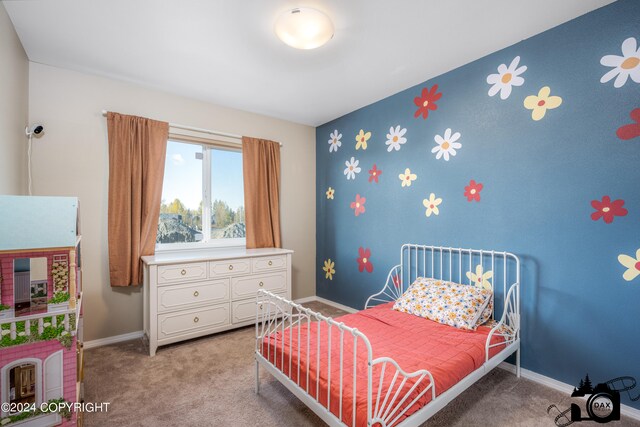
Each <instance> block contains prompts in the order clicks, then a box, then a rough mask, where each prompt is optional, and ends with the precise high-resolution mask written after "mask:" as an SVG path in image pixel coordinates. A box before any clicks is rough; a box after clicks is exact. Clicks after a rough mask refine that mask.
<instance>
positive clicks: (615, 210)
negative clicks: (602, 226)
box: [591, 196, 628, 224]
mask: <svg viewBox="0 0 640 427" xmlns="http://www.w3.org/2000/svg"><path fill="white" fill-rule="evenodd" d="M591 206H593V208H594V209H595V210H596V211H595V212H593V213H592V214H591V219H592V220H594V221H598V220H599V219H600V218H604V222H605V223H607V224H611V223H612V222H613V218H614V217H616V216H625V215H626V214H627V213H628V212H627V210H626V209H625V208H624V207H623V206H624V200H622V199H618V200H614V201H613V202H612V201H611V198H610V197H609V196H604V197H603V198H602V201H599V200H592V201H591Z"/></svg>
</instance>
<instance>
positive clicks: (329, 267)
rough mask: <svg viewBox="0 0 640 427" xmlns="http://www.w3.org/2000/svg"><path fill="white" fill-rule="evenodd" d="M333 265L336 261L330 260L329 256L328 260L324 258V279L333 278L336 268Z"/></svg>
mask: <svg viewBox="0 0 640 427" xmlns="http://www.w3.org/2000/svg"><path fill="white" fill-rule="evenodd" d="M335 265H336V263H335V262H333V261H331V258H329V259H328V260H325V262H324V267H322V270H323V271H324V278H325V279H329V280H333V275H334V274H336V270H335V268H334V267H335Z"/></svg>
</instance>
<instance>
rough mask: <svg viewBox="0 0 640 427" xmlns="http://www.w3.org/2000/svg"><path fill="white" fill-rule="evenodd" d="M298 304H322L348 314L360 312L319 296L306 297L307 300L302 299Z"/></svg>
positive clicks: (297, 301) (298, 300) (296, 301)
mask: <svg viewBox="0 0 640 427" xmlns="http://www.w3.org/2000/svg"><path fill="white" fill-rule="evenodd" d="M294 302H295V303H297V304H304V303H306V302H321V303H323V304H326V305H330V306H331V307H335V308H337V309H339V310H343V311H346V312H347V313H356V312H358V311H360V310H356V309H355V308H352V307H348V306H346V305H343V304H340V303H337V302H334V301H330V300H328V299H324V298H322V297H318V296H312V297H306V298H300V299H297V300H295V301H294Z"/></svg>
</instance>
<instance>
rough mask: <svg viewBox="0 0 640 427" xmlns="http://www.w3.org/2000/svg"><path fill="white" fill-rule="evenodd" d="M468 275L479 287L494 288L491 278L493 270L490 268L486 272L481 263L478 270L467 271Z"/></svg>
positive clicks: (477, 267)
mask: <svg viewBox="0 0 640 427" xmlns="http://www.w3.org/2000/svg"><path fill="white" fill-rule="evenodd" d="M467 277H468V278H469V280H471V281H472V282H473V284H474V285H475V286H477V287H479V288H485V289H487V290H489V291H490V290H492V289H493V286H492V285H491V282H490V281H489V279H491V278H492V277H493V271H491V270H489V271H487V272H486V273H485V272H484V269H483V268H482V266H481V265H480V264H478V265H477V266H476V272H475V273H473V272H471V271H467Z"/></svg>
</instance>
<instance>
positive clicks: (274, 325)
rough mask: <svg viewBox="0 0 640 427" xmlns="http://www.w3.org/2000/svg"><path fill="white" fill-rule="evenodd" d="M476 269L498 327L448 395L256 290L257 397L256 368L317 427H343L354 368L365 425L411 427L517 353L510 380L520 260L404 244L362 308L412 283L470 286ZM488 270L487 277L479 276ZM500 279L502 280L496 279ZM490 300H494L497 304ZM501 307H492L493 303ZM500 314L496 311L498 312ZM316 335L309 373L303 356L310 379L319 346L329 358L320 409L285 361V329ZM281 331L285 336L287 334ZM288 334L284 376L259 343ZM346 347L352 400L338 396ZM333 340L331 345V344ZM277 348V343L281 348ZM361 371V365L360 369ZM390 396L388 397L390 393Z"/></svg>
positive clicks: (329, 324)
mask: <svg viewBox="0 0 640 427" xmlns="http://www.w3.org/2000/svg"><path fill="white" fill-rule="evenodd" d="M477 265H481V266H483V270H484V269H485V268H487V267H490V268H491V271H492V272H493V295H492V298H493V299H494V311H493V316H492V317H493V318H495V319H498V317H497V316H496V313H501V314H500V316H499V321H498V323H497V325H496V326H495V327H494V328H492V329H491V331H490V332H489V334H488V336H487V341H486V344H485V363H484V364H483V365H482V366H480V367H479V368H478V369H476V370H475V371H473V372H471V373H470V374H469V375H467V376H466V377H465V378H463V379H462V380H461V381H460V382H458V383H457V384H455V385H454V386H453V387H451V388H450V389H449V390H447V391H445V392H444V393H442V394H440V395H439V396H437V397H436V388H435V383H434V379H433V375H432V374H431V373H430V372H429V371H427V370H426V369H422V370H418V371H415V372H406V371H404V370H403V369H402V368H401V367H400V366H399V365H398V363H397V362H396V361H395V360H393V359H392V358H390V357H376V358H375V359H374V358H373V355H372V347H371V343H370V342H369V339H368V338H367V336H366V335H364V334H363V333H362V332H360V331H358V330H357V329H355V328H351V327H349V326H347V325H345V324H344V323H342V322H336V321H335V320H333V319H332V318H331V317H326V316H323V315H322V314H320V313H316V312H314V311H311V310H309V309H307V308H305V307H302V306H301V305H299V304H296V303H294V302H292V301H289V300H287V299H285V298H282V297H280V296H278V295H275V294H272V293H270V292H267V291H264V290H260V291H259V292H258V295H257V305H256V309H257V318H256V325H255V328H256V348H255V359H256V388H255V391H256V393H259V392H260V366H261V365H262V366H263V367H264V368H265V369H266V370H267V371H268V372H269V373H270V374H272V375H273V376H274V377H275V378H276V379H277V380H278V381H280V382H281V383H282V384H283V385H284V386H286V387H287V388H288V389H289V390H290V391H291V392H293V394H295V395H296V396H297V397H298V398H299V399H300V400H301V401H302V402H303V403H305V404H306V405H307V406H308V407H309V408H310V409H311V410H313V411H314V412H315V413H316V414H317V415H318V416H319V417H320V418H321V419H322V420H323V421H325V422H326V423H327V424H328V425H330V426H344V425H346V424H345V423H344V422H343V421H342V414H343V410H342V406H343V400H344V399H352V408H353V414H352V423H353V425H354V426H355V424H356V396H357V390H356V378H357V375H356V372H357V371H358V367H360V369H361V370H362V369H364V370H366V372H367V389H366V397H367V425H368V426H373V425H374V424H376V423H378V424H379V425H380V426H382V427H390V426H398V427H414V426H419V425H420V424H422V423H423V422H425V421H426V420H428V419H429V418H430V417H431V416H433V415H434V414H435V413H436V412H438V411H439V410H440V409H442V408H443V407H444V406H445V405H447V404H448V403H449V402H451V401H452V400H453V399H454V398H455V397H456V396H458V395H459V394H460V393H462V392H463V391H464V390H466V389H467V388H468V387H469V386H471V385H472V384H474V383H475V382H476V381H478V380H479V379H480V378H481V377H483V376H484V375H485V374H487V373H488V372H489V371H491V370H492V369H493V368H495V367H496V366H497V365H498V364H500V363H501V362H503V361H504V360H505V359H506V358H507V357H509V356H510V355H511V354H513V353H516V375H517V376H518V377H520V260H519V259H518V257H517V256H515V255H513V254H511V253H508V252H497V251H487V250H477V249H462V248H450V247H441V246H425V245H417V244H405V245H403V246H402V248H401V250H400V264H398V265H396V266H394V267H393V268H392V269H391V270H390V271H389V274H388V276H387V281H386V283H385V285H384V287H383V288H382V290H381V291H380V292H378V293H376V294H374V295H372V296H370V297H369V298H368V299H367V301H366V303H365V309H366V308H369V307H372V306H375V305H378V304H382V303H387V302H391V301H396V300H397V299H398V298H399V297H400V296H401V295H402V294H403V292H404V291H405V290H406V288H407V287H408V286H409V285H410V284H411V283H413V281H414V280H415V279H416V278H417V277H431V278H434V279H441V280H447V281H452V282H457V283H465V282H466V283H468V284H469V285H471V279H470V278H469V277H468V276H467V278H465V277H464V276H463V273H466V272H472V273H473V272H474V270H473V267H475V266H477ZM485 271H487V270H485ZM500 279H501V280H500ZM499 281H501V282H502V293H501V295H496V288H498V282H499ZM507 286H508V288H507ZM496 296H498V297H501V298H496ZM499 302H500V303H501V304H499V305H500V307H497V305H498V304H497V303H499ZM498 308H500V310H499V311H498V310H497V309H498ZM312 324H313V325H314V328H317V330H318V331H319V330H320V328H321V327H324V328H327V331H328V335H327V342H321V341H320V334H319V333H318V334H317V335H318V338H317V342H314V343H311V342H310V338H309V336H308V335H307V342H306V348H307V352H306V354H307V356H306V357H307V364H306V365H307V367H309V366H310V365H309V354H310V353H309V350H310V348H311V346H312V345H313V346H317V351H316V354H317V359H318V360H317V361H316V371H317V372H316V378H319V374H320V372H319V371H320V348H321V345H322V349H323V355H326V356H327V357H328V365H327V366H328V367H329V369H328V376H329V377H328V379H327V380H328V381H327V382H328V389H327V399H326V400H327V401H326V405H324V404H322V403H320V400H319V395H320V390H319V381H316V392H315V396H316V397H313V396H312V395H311V394H310V393H309V372H308V371H307V372H302V373H301V372H300V364H297V366H292V360H291V359H292V356H293V355H295V354H296V353H295V351H296V350H295V349H294V348H292V340H291V338H292V337H291V335H292V334H293V330H292V328H293V327H295V326H299V328H298V338H299V337H300V328H304V327H306V328H308V331H310V328H311V325H312ZM287 328H288V329H287ZM333 328H335V329H337V330H338V331H339V332H338V333H339V337H340V339H339V342H337V343H336V342H333V343H332V342H331V336H332V334H331V330H332V329H333ZM285 330H288V331H289V334H290V339H289V357H288V358H287V359H288V362H289V363H288V368H289V369H288V372H289V375H287V374H285V369H284V368H285V355H284V353H285V352H284V350H281V351H280V354H278V352H277V351H278V348H277V347H274V355H273V360H274V361H276V360H277V359H276V358H277V357H280V358H281V368H282V369H279V368H278V367H277V366H276V364H274V363H271V361H270V360H269V359H271V358H272V357H271V355H270V354H269V353H270V348H269V346H267V352H268V354H267V357H264V356H263V354H264V352H263V350H264V345H265V344H264V340H265V338H266V337H268V336H270V335H271V334H273V333H277V332H280V333H282V334H284V333H285ZM493 336H501V337H502V338H503V339H504V341H503V342H500V343H497V344H491V338H492V337H493ZM347 340H353V351H354V354H353V393H352V396H343V393H342V390H343V376H344V370H343V363H344V357H343V349H344V345H345V343H346V342H347ZM334 341H335V339H334ZM358 342H361V343H363V344H364V348H366V351H367V360H366V361H363V360H358V359H357V354H356V353H357V349H358ZM283 345H284V344H283ZM503 345H504V346H505V348H504V349H502V350H501V351H500V352H499V353H498V354H496V355H495V356H493V357H491V358H490V357H489V351H490V349H491V348H492V347H496V346H503ZM300 346H301V343H300V339H298V344H297V354H298V360H300ZM332 346H340V358H339V360H338V361H335V360H334V361H332V360H331V354H332V352H331V348H332ZM332 363H338V364H339V367H340V371H339V372H340V375H339V378H337V379H336V378H334V379H333V380H332V379H331V369H330V367H331V364H332ZM363 365H365V366H363ZM377 365H380V367H379V369H381V374H380V382H379V384H374V382H373V370H374V368H375V367H376V366H377ZM292 369H297V376H296V377H295V378H296V379H297V380H296V381H294V380H293V379H292V378H293V377H292V376H291V373H292V372H293V371H292ZM301 375H303V376H304V375H306V383H305V384H306V387H305V388H306V389H305V388H303V387H302V386H301V385H300V384H301V381H300V379H301ZM385 375H392V376H393V377H392V380H391V383H390V385H389V387H388V388H386V389H383V379H384V378H385ZM409 379H414V381H415V382H414V383H413V386H412V387H411V388H410V389H409V390H408V391H407V392H406V393H402V394H401V393H400V391H401V390H403V386H404V385H405V384H406V382H407V381H408V380H409ZM425 379H426V381H429V385H428V386H427V387H425V388H424V389H423V390H421V391H420V392H419V393H418V395H417V396H416V397H414V398H413V399H411V401H410V402H409V403H408V404H406V405H405V406H403V405H404V404H405V403H406V402H407V401H408V399H409V397H410V396H411V394H412V393H413V392H414V390H416V388H417V387H418V385H419V384H420V383H422V382H423V381H425ZM336 384H337V385H338V387H339V390H340V391H339V393H340V394H339V396H340V397H339V402H340V403H339V413H338V416H336V415H334V414H333V413H332V412H331V410H330V409H329V408H330V407H331V406H330V405H331V400H330V399H331V388H332V385H333V386H335V385H336ZM394 389H396V391H395V393H393V390H394ZM427 392H429V393H431V401H430V402H429V403H427V404H426V405H425V406H423V407H422V408H421V409H419V410H418V411H416V412H415V413H413V414H412V415H410V416H409V417H407V418H405V419H404V420H403V419H402V417H403V415H404V414H405V412H406V411H407V410H408V409H409V408H411V407H412V406H413V405H414V404H415V403H416V402H417V401H418V400H419V399H420V398H421V397H422V396H424V394H425V393H427Z"/></svg>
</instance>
